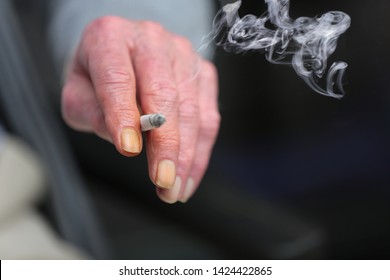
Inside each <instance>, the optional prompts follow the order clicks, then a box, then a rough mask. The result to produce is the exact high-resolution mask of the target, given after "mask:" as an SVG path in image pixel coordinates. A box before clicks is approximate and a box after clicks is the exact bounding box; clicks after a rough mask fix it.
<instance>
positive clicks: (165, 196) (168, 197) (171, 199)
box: [157, 176, 181, 204]
mask: <svg viewBox="0 0 390 280" xmlns="http://www.w3.org/2000/svg"><path fill="white" fill-rule="evenodd" d="M180 189H181V178H180V177H179V176H176V179H175V183H174V184H173V187H172V188H171V189H161V188H157V194H158V196H159V197H160V199H161V200H162V201H164V202H166V203H170V204H173V203H176V202H177V200H178V199H179V193H180Z"/></svg>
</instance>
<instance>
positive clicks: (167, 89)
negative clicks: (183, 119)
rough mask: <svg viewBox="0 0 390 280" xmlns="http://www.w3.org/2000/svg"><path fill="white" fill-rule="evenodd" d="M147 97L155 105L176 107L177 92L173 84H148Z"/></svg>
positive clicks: (166, 82)
mask: <svg viewBox="0 0 390 280" xmlns="http://www.w3.org/2000/svg"><path fill="white" fill-rule="evenodd" d="M146 94H147V97H148V99H149V98H150V99H151V100H153V101H154V102H156V103H157V104H165V106H168V107H169V108H175V107H176V105H177V102H178V101H177V97H178V90H177V88H176V85H175V84H174V83H173V82H169V81H161V80H158V81H153V82H152V83H150V84H149V86H148V90H147V93H146Z"/></svg>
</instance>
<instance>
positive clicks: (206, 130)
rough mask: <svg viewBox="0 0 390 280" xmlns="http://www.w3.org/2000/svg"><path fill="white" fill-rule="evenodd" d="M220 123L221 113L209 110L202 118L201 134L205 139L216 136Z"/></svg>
mask: <svg viewBox="0 0 390 280" xmlns="http://www.w3.org/2000/svg"><path fill="white" fill-rule="evenodd" d="M220 124H221V115H220V113H219V112H210V113H208V114H207V115H205V116H204V117H203V118H202V129H201V134H202V136H203V137H205V138H207V139H214V138H216V137H217V134H218V131H219V127H220Z"/></svg>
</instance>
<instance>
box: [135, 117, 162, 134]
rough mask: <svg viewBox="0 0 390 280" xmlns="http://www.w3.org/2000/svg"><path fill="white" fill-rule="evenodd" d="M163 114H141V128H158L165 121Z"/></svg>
mask: <svg viewBox="0 0 390 280" xmlns="http://www.w3.org/2000/svg"><path fill="white" fill-rule="evenodd" d="M165 121H166V119H165V116H164V115H162V114H149V115H143V116H141V121H140V122H141V130H142V131H148V130H151V129H154V128H158V127H160V126H162V125H163V124H164V123H165Z"/></svg>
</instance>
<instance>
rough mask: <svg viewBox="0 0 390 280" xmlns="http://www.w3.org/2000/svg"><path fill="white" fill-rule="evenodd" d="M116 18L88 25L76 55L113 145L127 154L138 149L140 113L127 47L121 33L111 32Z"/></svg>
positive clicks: (140, 142) (113, 30)
mask: <svg viewBox="0 0 390 280" xmlns="http://www.w3.org/2000/svg"><path fill="white" fill-rule="evenodd" d="M118 22H119V21H118V19H115V18H111V17H106V18H102V19H99V20H97V21H96V22H95V23H94V25H92V26H91V27H89V30H88V31H89V33H88V34H90V35H89V36H88V37H87V38H86V39H85V40H84V42H83V44H82V48H81V51H80V57H79V59H80V62H81V64H82V65H83V66H84V68H85V69H86V70H87V72H88V73H89V75H90V79H91V82H92V84H93V87H94V90H95V92H96V96H97V100H98V103H99V105H100V106H101V109H102V111H103V114H104V121H105V124H106V126H107V129H108V131H109V133H110V135H111V137H112V139H113V142H114V145H115V146H116V148H117V150H118V151H119V152H120V153H121V154H123V155H126V156H131V155H136V154H138V153H140V151H141V149H142V138H141V132H140V124H139V117H140V115H139V111H138V108H137V101H136V86H135V74H134V70H133V66H132V62H131V54H130V49H129V47H128V45H127V42H126V41H125V40H124V39H123V36H118V34H116V33H115V31H116V30H118V26H117V25H118V24H119V23H118ZM114 25H115V26H114ZM113 27H115V28H113ZM119 29H120V28H119Z"/></svg>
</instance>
